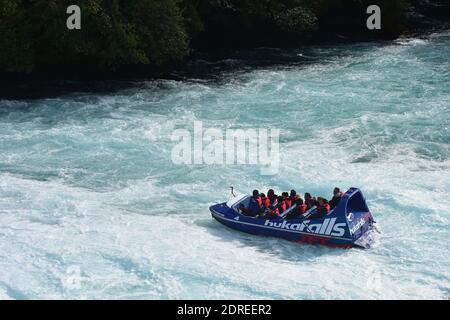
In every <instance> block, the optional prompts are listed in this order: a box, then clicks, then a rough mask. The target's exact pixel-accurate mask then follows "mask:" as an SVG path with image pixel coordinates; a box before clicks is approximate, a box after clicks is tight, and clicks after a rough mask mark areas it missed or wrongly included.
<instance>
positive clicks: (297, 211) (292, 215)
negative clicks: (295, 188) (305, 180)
mask: <svg viewBox="0 0 450 320" xmlns="http://www.w3.org/2000/svg"><path fill="white" fill-rule="evenodd" d="M306 210H307V206H306V204H304V203H303V199H302V198H298V199H297V200H295V208H294V209H293V210H292V211H291V212H289V214H288V215H287V216H286V219H299V218H302V217H303V215H304V214H305V212H306Z"/></svg>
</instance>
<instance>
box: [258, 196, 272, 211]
mask: <svg viewBox="0 0 450 320" xmlns="http://www.w3.org/2000/svg"><path fill="white" fill-rule="evenodd" d="M260 197H261V202H262V209H267V208H269V206H270V201H269V198H267V197H266V195H265V194H264V193H261V195H260Z"/></svg>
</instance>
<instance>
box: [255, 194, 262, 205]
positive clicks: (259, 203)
mask: <svg viewBox="0 0 450 320" xmlns="http://www.w3.org/2000/svg"><path fill="white" fill-rule="evenodd" d="M255 200H256V202H258V206H259V207H261V206H262V199H261V197H259V196H258V197H257V198H256V199H255Z"/></svg>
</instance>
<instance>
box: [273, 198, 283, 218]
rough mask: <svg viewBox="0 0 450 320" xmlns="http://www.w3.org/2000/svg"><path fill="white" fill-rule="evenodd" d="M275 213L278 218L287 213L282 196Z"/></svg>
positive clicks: (278, 200) (278, 199)
mask: <svg viewBox="0 0 450 320" xmlns="http://www.w3.org/2000/svg"><path fill="white" fill-rule="evenodd" d="M274 211H275V214H276V215H277V216H279V215H280V214H282V213H283V212H285V211H286V202H285V201H284V199H283V197H282V196H278V198H277V206H276V207H275V210H274Z"/></svg>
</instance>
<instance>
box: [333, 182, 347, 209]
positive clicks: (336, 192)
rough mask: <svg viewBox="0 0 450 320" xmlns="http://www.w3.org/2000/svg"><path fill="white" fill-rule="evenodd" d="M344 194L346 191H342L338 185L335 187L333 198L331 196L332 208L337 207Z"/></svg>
mask: <svg viewBox="0 0 450 320" xmlns="http://www.w3.org/2000/svg"><path fill="white" fill-rule="evenodd" d="M343 196H344V193H343V192H341V190H340V189H339V188H338V187H336V188H334V190H333V198H331V200H330V208H331V209H334V208H336V207H337V205H338V204H339V202H340V201H341V199H342V197H343Z"/></svg>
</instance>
